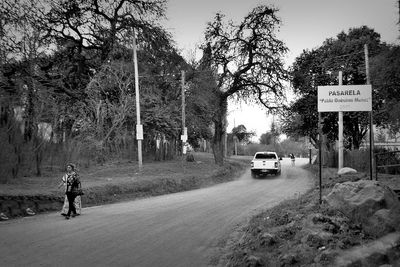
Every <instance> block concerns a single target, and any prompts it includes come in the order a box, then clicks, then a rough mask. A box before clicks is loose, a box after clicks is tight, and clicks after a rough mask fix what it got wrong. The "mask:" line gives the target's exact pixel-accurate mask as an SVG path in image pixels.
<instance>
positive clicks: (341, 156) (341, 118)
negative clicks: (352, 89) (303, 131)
mask: <svg viewBox="0 0 400 267" xmlns="http://www.w3.org/2000/svg"><path fill="white" fill-rule="evenodd" d="M342 85H343V73H342V71H339V86H342ZM338 136H339V149H338V150H339V151H338V152H339V153H338V154H339V155H338V156H339V163H338V165H339V166H338V168H339V170H340V169H342V168H343V111H339V134H338Z"/></svg>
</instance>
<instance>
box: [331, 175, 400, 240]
mask: <svg viewBox="0 0 400 267" xmlns="http://www.w3.org/2000/svg"><path fill="white" fill-rule="evenodd" d="M325 201H326V202H327V203H328V205H330V206H332V207H333V208H335V209H338V210H339V211H341V212H343V213H344V214H345V215H346V216H348V217H349V218H350V219H351V220H353V221H355V222H357V223H360V224H361V225H362V227H363V229H364V231H365V232H366V233H368V234H369V235H371V236H374V237H382V236H384V235H386V234H388V233H390V232H393V231H396V230H397V231H399V230H400V202H399V200H398V199H397V196H396V194H395V193H394V192H393V191H392V190H391V189H390V188H389V187H387V186H385V185H381V184H380V183H379V182H377V181H370V180H360V181H356V182H344V183H339V184H336V185H335V186H334V188H333V189H332V191H331V192H330V193H329V194H328V195H327V196H326V197H325Z"/></svg>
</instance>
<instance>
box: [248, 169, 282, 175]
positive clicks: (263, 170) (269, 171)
mask: <svg viewBox="0 0 400 267" xmlns="http://www.w3.org/2000/svg"><path fill="white" fill-rule="evenodd" d="M251 173H252V174H256V175H260V174H269V173H273V174H277V173H278V169H251Z"/></svg>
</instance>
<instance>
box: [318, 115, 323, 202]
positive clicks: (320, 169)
mask: <svg viewBox="0 0 400 267" xmlns="http://www.w3.org/2000/svg"><path fill="white" fill-rule="evenodd" d="M318 157H319V204H321V203H322V123H321V112H318Z"/></svg>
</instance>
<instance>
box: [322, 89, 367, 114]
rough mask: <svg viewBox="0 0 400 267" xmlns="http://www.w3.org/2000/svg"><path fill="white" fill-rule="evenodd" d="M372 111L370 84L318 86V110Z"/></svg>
mask: <svg viewBox="0 0 400 267" xmlns="http://www.w3.org/2000/svg"><path fill="white" fill-rule="evenodd" d="M335 111H372V87H371V85H335V86H318V112H335Z"/></svg>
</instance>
